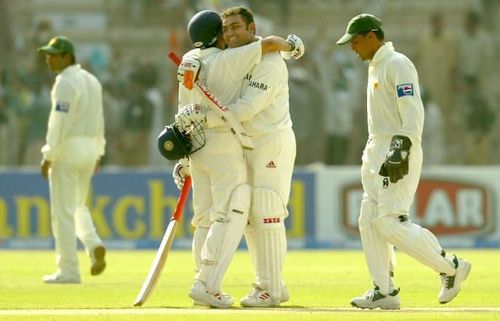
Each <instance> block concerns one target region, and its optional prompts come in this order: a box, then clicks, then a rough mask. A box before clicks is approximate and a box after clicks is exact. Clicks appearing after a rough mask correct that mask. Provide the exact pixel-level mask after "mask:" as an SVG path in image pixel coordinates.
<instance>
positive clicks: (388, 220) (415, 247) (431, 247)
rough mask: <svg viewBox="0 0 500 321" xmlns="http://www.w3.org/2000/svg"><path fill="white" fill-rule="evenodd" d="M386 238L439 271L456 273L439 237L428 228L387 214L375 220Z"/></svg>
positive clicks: (374, 222) (449, 273)
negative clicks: (442, 254) (446, 256)
mask: <svg viewBox="0 0 500 321" xmlns="http://www.w3.org/2000/svg"><path fill="white" fill-rule="evenodd" d="M373 224H374V225H375V226H376V228H377V229H378V231H379V232H380V233H381V234H382V235H383V236H384V237H385V239H386V240H387V241H388V242H390V243H392V244H394V245H395V246H396V247H397V248H398V249H399V250H401V251H403V252H405V253H406V254H408V255H409V256H411V257H413V258H414V259H415V260H417V261H419V262H420V263H422V264H425V265H427V266H428V267H430V268H432V269H433V270H434V271H436V272H438V273H446V274H447V275H454V274H455V268H454V267H452V265H451V264H450V263H449V262H448V261H447V260H446V259H445V258H444V257H443V256H441V251H442V248H441V246H440V245H439V242H438V240H437V238H436V237H435V236H434V234H432V233H431V232H430V231H429V230H427V229H426V228H423V227H421V226H419V225H417V224H414V223H412V222H410V221H409V220H407V221H405V222H401V221H400V220H399V218H398V217H397V216H393V215H385V216H381V217H379V218H376V219H375V220H373Z"/></svg>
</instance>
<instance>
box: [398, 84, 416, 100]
mask: <svg viewBox="0 0 500 321" xmlns="http://www.w3.org/2000/svg"><path fill="white" fill-rule="evenodd" d="M396 90H397V91H398V97H403V96H413V84H411V83H408V84H401V85H397V86H396Z"/></svg>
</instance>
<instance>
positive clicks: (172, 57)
mask: <svg viewBox="0 0 500 321" xmlns="http://www.w3.org/2000/svg"><path fill="white" fill-rule="evenodd" d="M168 57H169V58H170V60H172V62H173V63H174V64H176V65H177V66H179V65H180V64H181V57H179V56H178V55H177V54H176V53H175V52H173V51H170V52H169V53H168Z"/></svg>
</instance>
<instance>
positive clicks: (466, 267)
mask: <svg viewBox="0 0 500 321" xmlns="http://www.w3.org/2000/svg"><path fill="white" fill-rule="evenodd" d="M453 262H454V263H455V268H456V273H455V275H446V274H444V273H441V274H440V277H441V291H440V292H439V296H438V300H439V303H441V304H445V303H448V302H450V301H451V300H453V299H454V298H455V297H456V296H457V294H458V292H460V284H461V283H462V282H463V281H465V279H467V276H469V273H470V269H471V267H472V265H471V264H470V263H469V262H467V261H465V260H464V259H458V258H457V257H456V256H455V258H454V259H453Z"/></svg>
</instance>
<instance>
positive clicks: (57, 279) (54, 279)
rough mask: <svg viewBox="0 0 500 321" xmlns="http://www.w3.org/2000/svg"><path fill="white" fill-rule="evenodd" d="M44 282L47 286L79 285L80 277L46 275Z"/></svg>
mask: <svg viewBox="0 0 500 321" xmlns="http://www.w3.org/2000/svg"><path fill="white" fill-rule="evenodd" d="M43 282H44V283H46V284H79V283H81V280H80V276H65V275H62V274H59V273H57V272H56V273H54V274H49V275H45V276H44V277H43Z"/></svg>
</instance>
